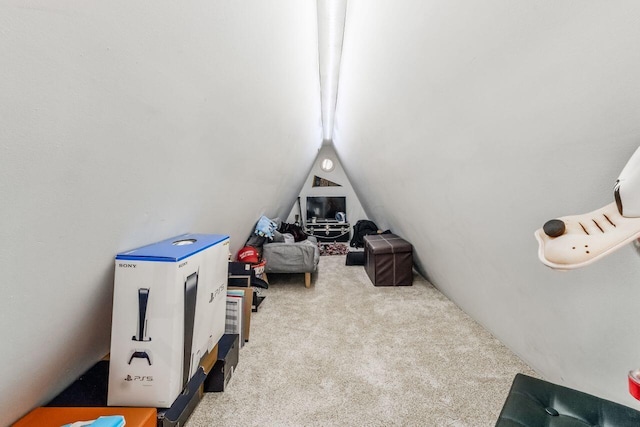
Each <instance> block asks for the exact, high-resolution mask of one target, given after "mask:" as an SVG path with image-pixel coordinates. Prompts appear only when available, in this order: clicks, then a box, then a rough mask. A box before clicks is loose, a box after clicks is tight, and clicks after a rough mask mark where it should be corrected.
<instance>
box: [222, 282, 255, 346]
mask: <svg viewBox="0 0 640 427" xmlns="http://www.w3.org/2000/svg"><path fill="white" fill-rule="evenodd" d="M227 289H228V290H232V291H243V292H244V299H243V302H242V303H243V304H244V306H243V308H242V322H243V323H242V336H243V337H244V341H245V342H248V341H249V332H250V329H251V307H252V305H253V288H243V287H236V286H229V287H227Z"/></svg>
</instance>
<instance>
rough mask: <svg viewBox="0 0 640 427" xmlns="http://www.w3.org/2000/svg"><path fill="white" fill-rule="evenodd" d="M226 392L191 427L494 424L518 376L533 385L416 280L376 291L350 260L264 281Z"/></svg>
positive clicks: (209, 398)
mask: <svg viewBox="0 0 640 427" xmlns="http://www.w3.org/2000/svg"><path fill="white" fill-rule="evenodd" d="M269 279H270V282H271V285H270V287H269V289H268V290H266V291H265V292H264V294H265V295H267V298H266V300H265V301H264V303H263V304H262V305H261V306H260V308H259V311H258V312H257V313H253V317H252V320H251V335H250V341H249V342H248V343H247V344H246V345H245V346H244V348H242V349H241V350H240V361H239V363H238V366H237V369H236V371H235V373H234V376H233V378H232V379H231V382H230V383H229V387H228V389H227V391H225V392H223V393H207V394H205V397H204V398H203V400H202V401H201V402H200V404H199V406H198V407H197V408H196V410H195V411H194V413H193V415H192V416H191V418H190V419H189V421H188V423H187V427H196V426H492V425H494V424H495V421H496V419H497V418H498V415H499V413H500V410H501V408H502V405H503V403H504V400H505V398H506V396H507V393H508V391H509V387H510V386H511V382H512V380H513V377H514V375H515V374H516V373H517V372H523V373H527V374H529V375H535V374H534V373H533V372H532V371H531V370H530V369H529V368H528V367H527V366H526V365H525V364H524V363H523V362H522V361H521V360H520V359H518V358H517V357H516V356H515V355H514V354H512V353H511V352H510V351H509V350H508V349H507V348H505V347H504V346H503V345H502V344H501V343H500V342H499V341H498V340H497V339H495V338H494V337H493V336H492V335H491V334H489V333H488V332H487V331H485V330H484V329H483V328H482V327H481V326H480V325H478V324H477V323H476V322H474V321H473V320H472V319H470V318H469V317H468V316H467V315H466V314H464V313H463V312H462V311H461V310H460V309H458V308H457V307H456V306H455V305H454V304H453V303H452V302H450V301H449V300H448V299H447V298H446V297H445V296H443V295H442V294H441V293H440V292H439V291H438V290H437V289H435V288H434V287H433V286H432V285H431V284H429V283H428V282H427V281H426V280H424V279H423V278H421V277H420V276H417V275H416V276H415V282H414V285H413V286H410V287H396V288H388V287H374V286H373V285H372V284H371V282H370V281H369V278H368V276H367V275H366V273H365V272H364V269H363V267H361V266H345V256H328V257H321V259H320V266H319V272H318V273H317V275H314V277H313V282H312V286H311V288H310V289H307V288H305V287H304V276H303V275H302V274H294V275H278V276H276V275H271V276H270V277H269Z"/></svg>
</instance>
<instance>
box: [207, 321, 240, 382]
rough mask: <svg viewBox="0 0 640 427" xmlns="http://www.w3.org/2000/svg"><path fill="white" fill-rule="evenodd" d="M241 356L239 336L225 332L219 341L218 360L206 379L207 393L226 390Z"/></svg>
mask: <svg viewBox="0 0 640 427" xmlns="http://www.w3.org/2000/svg"><path fill="white" fill-rule="evenodd" d="M239 358H240V343H239V336H238V335H237V334H224V335H223V336H222V338H221V339H220V342H218V361H217V362H216V364H215V365H214V366H213V369H212V370H211V372H209V375H207V378H206V380H205V381H204V391H205V392H207V393H208V392H219V391H224V390H225V389H226V388H227V385H228V384H229V381H230V380H231V378H232V377H233V372H234V370H235V369H236V366H238V361H239Z"/></svg>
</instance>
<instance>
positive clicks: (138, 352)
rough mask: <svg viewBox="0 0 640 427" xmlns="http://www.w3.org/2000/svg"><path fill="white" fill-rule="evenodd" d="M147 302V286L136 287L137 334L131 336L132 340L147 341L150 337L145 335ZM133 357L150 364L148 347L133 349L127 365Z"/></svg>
mask: <svg viewBox="0 0 640 427" xmlns="http://www.w3.org/2000/svg"><path fill="white" fill-rule="evenodd" d="M148 303H149V288H139V289H138V328H137V334H136V335H134V336H133V337H131V340H132V341H136V342H148V341H151V337H148V336H147V305H148ZM133 359H146V361H147V362H148V363H149V365H151V352H150V351H149V350H148V349H134V350H132V351H131V355H130V357H129V362H128V363H129V365H131V362H132V361H133Z"/></svg>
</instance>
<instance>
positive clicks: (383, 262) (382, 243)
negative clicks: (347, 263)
mask: <svg viewBox="0 0 640 427" xmlns="http://www.w3.org/2000/svg"><path fill="white" fill-rule="evenodd" d="M364 254H365V255H364V269H365V271H366V272H367V275H368V276H369V279H371V282H373V284H374V285H375V286H411V285H412V284H413V246H411V243H409V242H407V241H406V240H404V239H402V238H400V237H398V236H396V235H395V234H391V233H388V234H377V235H369V236H364Z"/></svg>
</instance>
